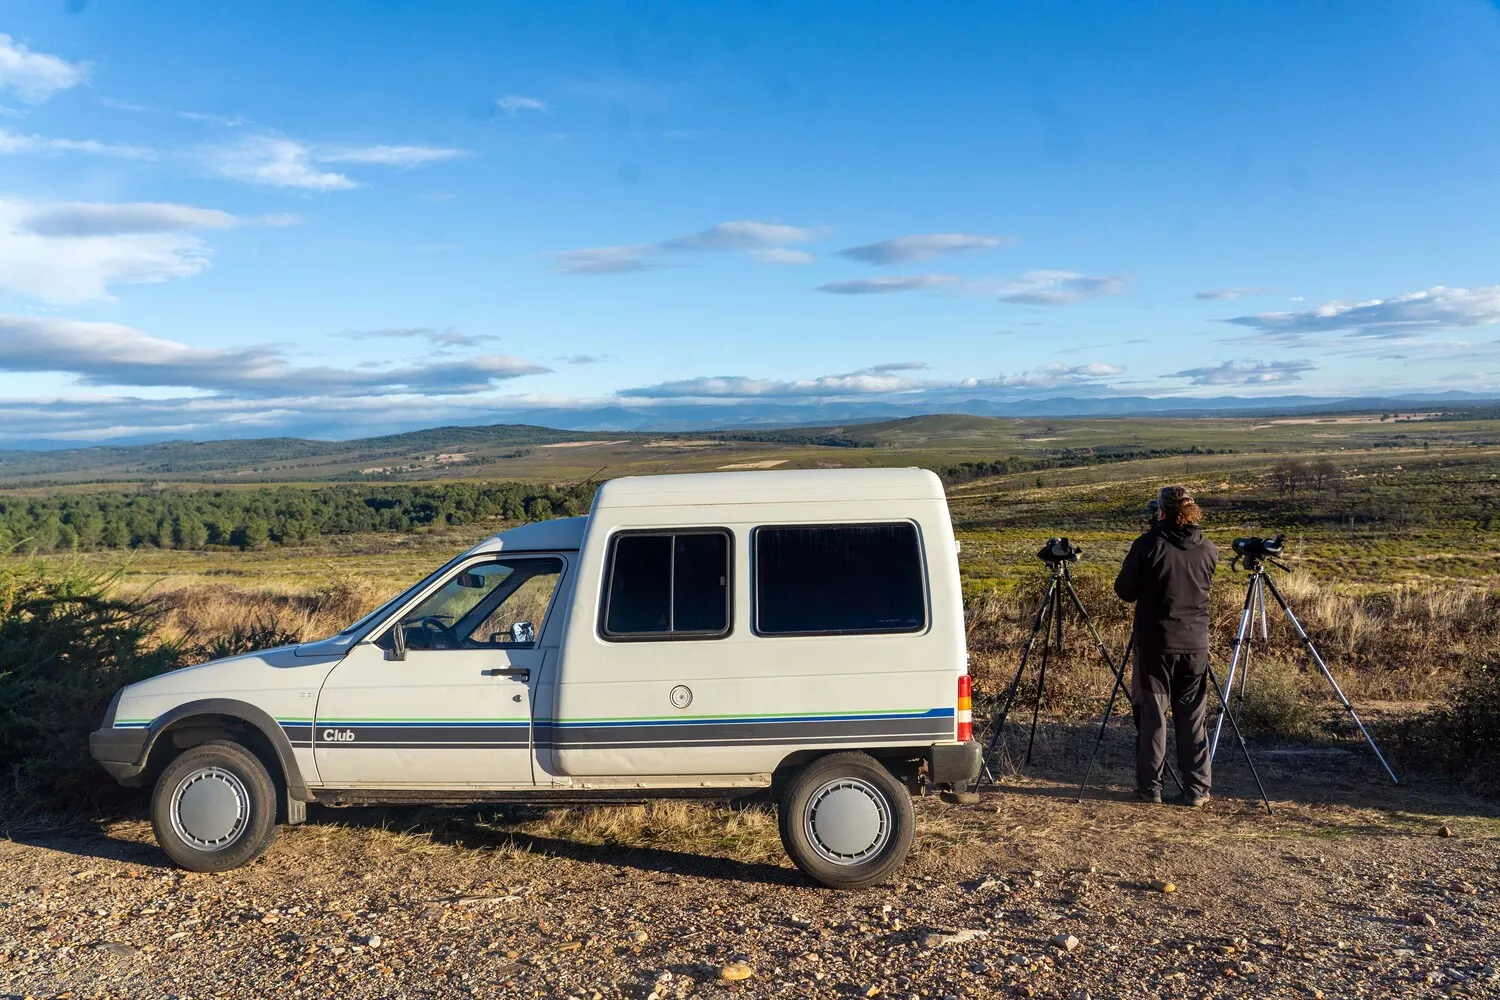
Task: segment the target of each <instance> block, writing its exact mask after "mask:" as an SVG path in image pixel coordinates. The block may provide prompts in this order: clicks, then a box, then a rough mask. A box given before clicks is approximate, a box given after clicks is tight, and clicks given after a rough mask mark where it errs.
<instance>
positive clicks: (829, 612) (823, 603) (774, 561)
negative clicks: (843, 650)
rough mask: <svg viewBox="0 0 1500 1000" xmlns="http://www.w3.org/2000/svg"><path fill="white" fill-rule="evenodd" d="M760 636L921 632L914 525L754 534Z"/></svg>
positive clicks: (923, 616) (922, 603)
mask: <svg viewBox="0 0 1500 1000" xmlns="http://www.w3.org/2000/svg"><path fill="white" fill-rule="evenodd" d="M753 572H754V576H755V631H756V632H758V633H759V634H761V635H859V634H865V633H878V632H919V631H921V630H922V629H923V628H924V627H926V624H927V601H926V595H925V592H924V587H923V581H922V554H921V549H920V546H919V545H918V542H917V528H916V525H914V524H910V523H902V524H836V525H799V526H795V527H792V526H789V527H762V528H757V529H755V563H754V567H753Z"/></svg>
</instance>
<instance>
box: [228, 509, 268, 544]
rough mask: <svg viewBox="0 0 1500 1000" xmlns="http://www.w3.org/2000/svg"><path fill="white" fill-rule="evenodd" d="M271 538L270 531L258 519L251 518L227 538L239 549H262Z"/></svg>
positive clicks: (264, 523)
mask: <svg viewBox="0 0 1500 1000" xmlns="http://www.w3.org/2000/svg"><path fill="white" fill-rule="evenodd" d="M270 538H271V529H270V527H269V526H268V525H267V524H266V522H264V521H262V520H261V519H260V518H258V517H252V518H250V519H249V520H248V521H246V522H245V523H244V524H242V525H240V526H239V527H238V528H235V529H234V533H233V534H232V535H230V536H229V540H230V542H231V543H232V544H234V545H238V546H239V547H240V549H242V550H243V549H263V548H265V546H266V542H267V541H269V540H270Z"/></svg>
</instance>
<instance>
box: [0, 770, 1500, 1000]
mask: <svg viewBox="0 0 1500 1000" xmlns="http://www.w3.org/2000/svg"><path fill="white" fill-rule="evenodd" d="M1264 771H1265V774H1266V777H1268V779H1270V782H1271V784H1272V787H1274V788H1276V789H1277V790H1278V795H1277V798H1276V800H1275V805H1276V815H1275V816H1274V817H1267V816H1266V815H1265V813H1264V811H1263V810H1262V809H1260V807H1259V803H1257V802H1255V801H1254V800H1251V799H1237V798H1234V797H1232V796H1233V795H1234V794H1235V793H1236V792H1244V791H1246V789H1244V788H1237V787H1236V786H1234V785H1233V782H1232V781H1231V782H1230V786H1231V787H1229V788H1228V789H1226V791H1227V792H1228V793H1229V795H1230V796H1231V797H1226V798H1223V799H1216V800H1215V802H1214V803H1212V804H1211V805H1210V806H1209V807H1208V808H1207V809H1206V810H1203V811H1193V810H1187V809H1183V808H1179V807H1173V806H1170V805H1168V806H1145V805H1140V804H1137V803H1134V802H1129V801H1125V797H1124V795H1123V794H1122V792H1121V790H1120V789H1119V788H1118V787H1116V788H1115V789H1114V790H1112V791H1109V792H1105V793H1100V796H1099V797H1097V798H1090V799H1089V800H1088V801H1086V802H1084V803H1082V804H1078V803H1075V802H1074V800H1073V797H1074V794H1075V791H1074V787H1073V786H1072V785H1071V784H1064V783H1063V778H1064V777H1065V775H1062V774H1059V775H1056V776H1051V777H1049V776H1048V774H1047V773H1046V772H1045V771H1044V772H1043V773H1042V774H1041V775H1040V776H1034V777H1031V778H1025V779H1022V778H1015V779H1010V780H1008V781H1007V783H1006V787H1005V789H1004V790H1002V791H1000V792H996V793H989V794H986V796H985V797H984V800H983V801H982V802H981V804H980V805H978V806H972V807H967V806H966V807H949V806H944V805H942V804H940V803H938V802H936V801H933V800H921V801H919V802H918V816H919V833H918V844H917V848H916V850H915V852H914V854H913V856H912V859H911V860H910V861H909V862H908V864H907V865H906V866H905V868H903V869H902V871H901V872H900V873H899V875H898V877H897V878H896V880H894V881H893V882H892V883H891V884H889V885H887V886H884V887H881V888H876V889H870V890H865V891H859V892H835V891H829V890H822V889H816V888H813V887H811V886H808V885H807V884H805V883H804V882H803V881H802V879H801V878H800V877H799V876H798V874H797V872H796V871H795V869H793V868H791V866H790V865H789V864H788V863H787V862H785V860H784V859H783V858H782V857H781V856H780V853H779V848H778V847H777V845H776V843H775V834H774V823H773V822H772V820H771V818H770V816H769V814H768V813H766V812H764V811H763V810H761V809H758V808H756V809H751V810H749V811H748V812H745V811H741V812H734V811H731V810H729V809H726V808H717V807H710V806H702V805H682V804H673V805H672V806H670V807H663V808H662V809H661V810H657V811H653V810H649V809H630V808H625V807H613V808H612V809H609V810H600V811H595V812H594V813H578V812H574V813H564V814H558V813H525V812H522V813H519V814H517V813H508V814H501V813H496V812H493V811H491V812H488V813H484V812H470V813H460V814H452V813H448V814H438V813H435V812H431V811H428V812H417V811H409V810H408V811H403V810H318V809H314V810H312V811H311V821H310V822H309V823H308V825H306V826H303V827H299V828H296V829H289V830H283V831H282V835H281V837H280V838H279V839H278V841H277V842H276V844H275V845H274V846H273V847H272V849H271V851H270V852H269V853H268V854H267V856H266V857H265V858H264V859H262V860H261V861H259V862H257V863H256V864H254V865H252V866H250V867H248V868H246V869H243V870H240V871H237V872H231V873H228V874H224V875H194V874H189V873H185V872H181V871H178V870H176V869H173V868H171V867H168V866H167V864H166V862H165V859H164V857H163V856H162V855H161V854H160V853H159V852H158V851H157V850H156V848H155V847H154V846H153V845H152V843H151V834H150V829H149V827H148V826H147V824H145V823H144V822H141V821H139V820H131V821H122V822H116V823H111V824H105V825H102V826H100V827H98V828H96V829H78V828H73V829H68V830H53V831H41V832H37V833H35V834H33V835H30V836H26V837H19V838H17V839H13V840H8V841H0V991H8V995H9V996H12V997H23V996H25V997H30V996H35V997H43V996H56V997H87V996H100V997H124V996H173V997H180V998H206V997H250V996H278V997H301V996H317V997H326V996H328V995H330V994H335V993H336V994H337V995H338V996H340V997H411V998H416V997H447V996H484V997H556V998H565V997H578V998H595V997H610V998H617V997H628V998H637V1000H647V998H651V997H655V998H657V1000H666V998H669V997H688V996H696V997H705V998H706V997H738V996H743V997H761V996H787V997H861V996H862V997H874V996H879V997H899V998H907V997H921V998H942V997H964V998H978V997H990V996H1041V997H1095V998H1103V997H1156V996H1187V997H1207V996H1244V997H1267V996H1291V997H1319V996H1325V997H1352V996H1390V995H1401V996H1437V995H1447V996H1473V997H1481V996H1486V997H1491V996H1496V995H1500V937H1497V934H1496V931H1497V929H1500V902H1497V900H1500V895H1497V890H1500V866H1497V857H1496V850H1495V845H1496V841H1497V839H1500V820H1497V819H1496V815H1497V814H1496V812H1495V810H1494V809H1493V808H1492V807H1490V806H1486V805H1484V804H1483V803H1480V802H1477V801H1475V800H1472V799H1469V798H1467V797H1465V796H1464V795H1462V793H1460V792H1458V791H1457V790H1454V789H1451V788H1442V787H1439V788H1433V787H1432V786H1430V785H1426V786H1422V785H1420V784H1419V785H1418V787H1416V788H1407V789H1400V790H1396V789H1391V788H1390V787H1389V786H1388V785H1386V786H1381V785H1380V784H1379V783H1378V782H1376V781H1375V777H1376V776H1375V775H1374V774H1372V773H1371V772H1369V771H1368V769H1366V768H1364V767H1362V766H1357V765H1356V764H1347V763H1341V764H1340V765H1339V766H1338V767H1330V766H1329V765H1328V763H1327V761H1326V760H1315V761H1314V762H1313V763H1312V764H1308V763H1306V762H1303V763H1302V764H1301V765H1300V766H1299V765H1298V764H1297V763H1296V762H1295V761H1290V760H1289V761H1288V762H1285V763H1278V762H1275V761H1274V760H1273V761H1270V762H1268V763H1267V765H1266V767H1265V768H1264ZM1111 777H1113V778H1121V777H1123V772H1120V771H1117V772H1112V773H1111ZM1071 780H1076V777H1075V778H1073V779H1071ZM601 816H602V817H603V819H601V818H600V817H601ZM584 817H590V818H584ZM606 821H607V822H606ZM1444 826H1446V827H1447V828H1448V830H1449V832H1450V833H1451V835H1450V836H1443V835H1442V828H1443V827H1444ZM601 830H603V831H605V832H604V833H601V832H600V831H601ZM397 831H400V832H397ZM726 844H727V845H731V846H730V847H729V848H726V847H725V845H726ZM747 859H749V860H747ZM1164 883H1171V885H1172V887H1173V888H1172V891H1164V890H1165V888H1166V886H1165V885H1164ZM736 963H744V966H743V968H740V967H738V966H736ZM726 969H727V970H728V972H727V973H726V971H725V970H726ZM747 972H748V976H747V977H746V978H743V979H740V980H737V981H734V980H730V979H726V978H724V977H725V976H726V975H728V976H734V975H737V974H739V975H744V974H745V973H747Z"/></svg>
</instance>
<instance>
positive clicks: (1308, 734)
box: [1209, 660, 1318, 740]
mask: <svg viewBox="0 0 1500 1000" xmlns="http://www.w3.org/2000/svg"><path fill="white" fill-rule="evenodd" d="M1224 669H1226V670H1227V668H1224ZM1219 679H1220V680H1221V681H1222V680H1225V679H1226V678H1225V677H1224V676H1223V675H1222V674H1221V675H1220V677H1219ZM1239 687H1240V681H1239V679H1238V678H1236V680H1235V690H1234V691H1233V692H1231V694H1230V698H1229V700H1230V704H1231V705H1232V706H1233V707H1234V710H1235V717H1236V718H1237V719H1239V723H1240V728H1241V729H1242V730H1244V733H1245V735H1246V736H1261V737H1266V736H1269V737H1273V738H1276V739H1285V740H1308V739H1312V738H1314V737H1316V736H1317V735H1318V710H1317V708H1316V707H1315V706H1314V705H1313V704H1312V703H1311V701H1310V700H1309V698H1308V697H1307V693H1306V692H1305V691H1304V690H1303V689H1302V674H1301V672H1300V671H1298V670H1297V668H1296V667H1293V666H1291V665H1290V664H1286V663H1283V662H1281V661H1279V660H1254V661H1252V664H1251V671H1250V677H1249V684H1248V685H1247V686H1246V690H1245V700H1244V702H1243V703H1241V702H1240V700H1239ZM1209 702H1210V703H1211V708H1210V710H1209V717H1210V718H1213V717H1214V716H1215V715H1216V714H1217V709H1218V699H1217V698H1215V697H1214V696H1213V695H1212V694H1210V695H1209Z"/></svg>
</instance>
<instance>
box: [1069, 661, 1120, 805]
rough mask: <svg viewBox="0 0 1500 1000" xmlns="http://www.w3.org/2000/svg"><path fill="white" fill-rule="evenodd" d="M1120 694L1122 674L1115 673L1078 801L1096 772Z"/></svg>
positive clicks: (1081, 799) (1079, 784)
mask: <svg viewBox="0 0 1500 1000" xmlns="http://www.w3.org/2000/svg"><path fill="white" fill-rule="evenodd" d="M1119 694H1120V675H1119V674H1115V683H1114V684H1113V685H1112V686H1111V687H1110V689H1109V702H1108V703H1107V704H1105V706H1104V718H1102V719H1100V720H1099V738H1098V739H1096V740H1094V752H1093V753H1091V754H1089V764H1088V767H1086V768H1084V769H1083V780H1082V781H1080V782H1079V783H1078V801H1079V802H1082V801H1083V790H1084V789H1085V788H1087V787H1088V784H1089V775H1091V774H1093V773H1094V761H1096V760H1098V759H1099V748H1100V747H1102V746H1103V745H1104V730H1105V729H1107V728H1109V717H1110V715H1111V714H1113V712H1114V710H1115V698H1116V697H1117V696H1118V695H1119Z"/></svg>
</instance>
